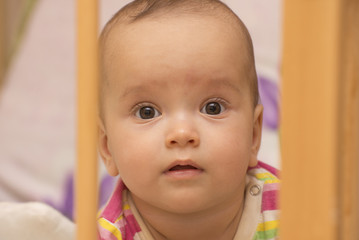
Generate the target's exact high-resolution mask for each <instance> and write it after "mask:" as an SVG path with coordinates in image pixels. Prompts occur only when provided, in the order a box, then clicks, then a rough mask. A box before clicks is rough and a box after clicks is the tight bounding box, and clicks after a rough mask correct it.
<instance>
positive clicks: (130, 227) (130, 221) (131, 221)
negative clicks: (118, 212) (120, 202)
mask: <svg viewBox="0 0 359 240" xmlns="http://www.w3.org/2000/svg"><path fill="white" fill-rule="evenodd" d="M126 220H127V224H126V225H125V233H126V238H125V239H133V237H134V236H135V235H136V233H137V232H141V228H140V226H139V225H138V223H137V221H136V219H135V217H134V216H133V215H129V216H126Z"/></svg>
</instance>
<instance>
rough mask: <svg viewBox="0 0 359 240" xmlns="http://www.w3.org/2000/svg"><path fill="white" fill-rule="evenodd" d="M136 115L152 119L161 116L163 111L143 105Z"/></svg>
mask: <svg viewBox="0 0 359 240" xmlns="http://www.w3.org/2000/svg"><path fill="white" fill-rule="evenodd" d="M135 115H136V117H138V118H141V119H151V118H155V117H158V116H160V115H161V113H160V112H159V111H158V110H157V109H156V108H154V107H151V106H143V107H140V108H139V109H138V110H137V111H136V113H135Z"/></svg>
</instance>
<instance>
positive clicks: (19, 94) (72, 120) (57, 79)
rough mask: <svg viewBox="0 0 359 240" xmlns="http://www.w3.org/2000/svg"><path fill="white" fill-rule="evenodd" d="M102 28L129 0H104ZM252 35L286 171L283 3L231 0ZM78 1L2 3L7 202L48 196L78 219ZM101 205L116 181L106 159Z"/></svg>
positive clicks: (2, 177)
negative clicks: (282, 126) (281, 141)
mask: <svg viewBox="0 0 359 240" xmlns="http://www.w3.org/2000/svg"><path fill="white" fill-rule="evenodd" d="M99 2H100V29H99V31H100V30H101V29H102V27H103V25H104V24H105V22H106V21H107V20H108V19H109V18H110V17H111V16H112V15H113V14H114V13H115V12H116V11H117V10H118V9H119V8H120V7H122V6H123V5H125V4H126V3H128V2H129V1H128V0H127V1H120V0H117V1H115V0H100V1H99ZM224 2H225V3H227V4H228V5H229V6H230V7H231V8H232V9H233V11H234V12H236V13H237V14H238V15H239V16H240V18H241V19H242V20H243V21H244V22H245V24H246V25H247V27H248V29H249V32H250V33H251V35H252V38H253V43H254V49H255V57H256V67H257V72H258V77H259V85H260V94H261V99H262V103H263V105H264V107H265V111H264V132H263V139H262V147H261V151H260V154H259V159H260V160H262V161H264V162H266V163H269V164H271V165H273V166H274V167H277V168H280V155H279V137H278V128H279V116H278V111H279V106H278V103H279V98H280V89H279V87H278V86H279V85H278V83H279V81H280V79H279V71H280V63H281V59H280V56H281V42H280V40H281V26H282V20H281V19H282V18H281V12H282V9H281V7H282V6H281V1H280V0H269V1H268V0H251V1H248V0H226V1H224ZM75 4H76V1H73V0H62V1H58V0H46V1H45V0H1V1H0V201H15V202H24V201H41V202H45V203H48V204H50V205H52V206H53V207H55V208H56V209H58V210H59V211H61V212H62V213H63V214H64V215H66V216H67V217H69V218H70V219H72V217H73V178H74V169H75V167H76V166H75V165H76V159H75V157H76V65H75V64H76V49H75V45H76V16H75V13H76V5H75ZM100 166H101V167H100V169H99V171H100V179H99V181H100V183H99V184H100V204H103V203H104V202H105V201H106V200H107V198H108V196H109V194H110V193H111V190H112V188H113V186H114V182H115V179H113V178H111V177H109V176H108V175H107V174H106V172H105V170H104V168H103V166H102V163H100Z"/></svg>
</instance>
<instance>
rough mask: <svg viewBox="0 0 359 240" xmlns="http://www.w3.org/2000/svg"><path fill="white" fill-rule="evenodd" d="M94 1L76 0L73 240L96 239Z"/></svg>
mask: <svg viewBox="0 0 359 240" xmlns="http://www.w3.org/2000/svg"><path fill="white" fill-rule="evenodd" d="M97 36H98V2H97V0H77V61H78V62H77V64H78V73H77V74H78V85H77V88H78V90H77V94H78V115H77V118H78V120H77V121H78V125H77V128H78V135H77V158H78V162H77V167H76V201H75V207H76V215H75V219H76V225H77V238H76V239H77V240H95V239H97V230H96V214H97V207H98V203H97V202H98V197H97V186H98V184H97V183H98V182H97V159H98V157H97V156H98V155H97V117H98V76H99V70H98V49H97V48H98V45H97Z"/></svg>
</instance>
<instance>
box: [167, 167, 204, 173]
mask: <svg viewBox="0 0 359 240" xmlns="http://www.w3.org/2000/svg"><path fill="white" fill-rule="evenodd" d="M196 169H198V168H197V167H195V166H192V165H176V166H174V167H171V168H170V169H169V170H168V171H170V172H171V171H183V170H196Z"/></svg>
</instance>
